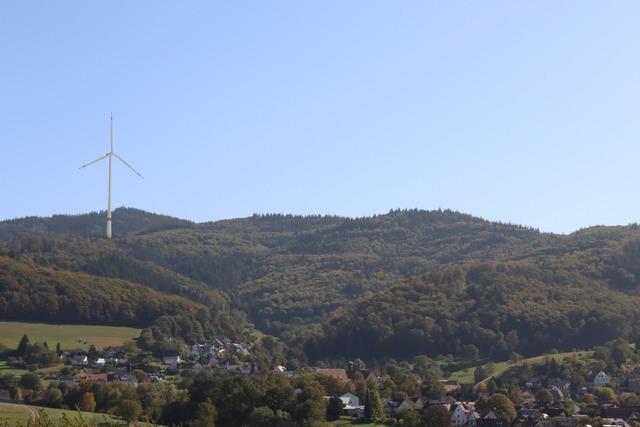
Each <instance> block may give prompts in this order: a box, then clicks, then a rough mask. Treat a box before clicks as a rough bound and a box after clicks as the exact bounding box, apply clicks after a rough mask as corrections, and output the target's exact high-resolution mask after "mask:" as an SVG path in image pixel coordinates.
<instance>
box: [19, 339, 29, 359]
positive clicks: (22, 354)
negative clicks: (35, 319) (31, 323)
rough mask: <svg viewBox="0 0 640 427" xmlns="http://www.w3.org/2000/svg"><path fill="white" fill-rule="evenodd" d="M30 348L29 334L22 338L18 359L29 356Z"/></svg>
mask: <svg viewBox="0 0 640 427" xmlns="http://www.w3.org/2000/svg"><path fill="white" fill-rule="evenodd" d="M28 347H29V337H28V336H27V334H24V335H23V336H22V339H21V340H20V343H19V344H18V348H17V349H16V355H17V356H18V357H25V356H26V355H27V348H28Z"/></svg>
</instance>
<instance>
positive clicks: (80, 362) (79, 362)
mask: <svg viewBox="0 0 640 427" xmlns="http://www.w3.org/2000/svg"><path fill="white" fill-rule="evenodd" d="M71 364H72V365H73V366H86V365H87V364H89V359H88V358H87V356H83V355H76V356H73V358H71Z"/></svg>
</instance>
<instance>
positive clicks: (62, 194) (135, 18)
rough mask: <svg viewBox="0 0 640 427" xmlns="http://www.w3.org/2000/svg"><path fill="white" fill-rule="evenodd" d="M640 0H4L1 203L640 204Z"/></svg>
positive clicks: (625, 213)
mask: <svg viewBox="0 0 640 427" xmlns="http://www.w3.org/2000/svg"><path fill="white" fill-rule="evenodd" d="M639 16H640V3H638V2H637V1H616V2H602V1H584V0H580V1H578V0H576V1H555V0H549V1H538V2H527V1H512V0H508V1H507V0H505V1H464V2H463V1H431V2H427V1H422V0H421V1H413V2H412V1H402V2H392V1H386V0H385V1H372V0H366V1H345V0H336V1H326V0H322V1H315V2H312V1H229V2H212V1H206V2H205V1H203V2H182V1H181V2H162V1H56V2H52V1H37V2H36V1H14V2H3V3H2V4H1V5H0V54H1V61H0V144H1V148H2V150H1V156H2V163H1V165H2V167H1V168H0V200H1V202H0V218H12V217H17V216H25V215H50V214H53V213H80V212H87V211H92V210H99V209H104V208H105V207H106V174H107V169H106V163H102V164H99V165H97V166H94V167H93V168H91V169H86V170H83V171H79V170H78V169H77V168H78V166H80V165H81V164H83V163H86V162H88V161H90V160H92V159H94V158H96V157H98V156H99V155H102V154H104V153H105V152H106V151H107V147H108V145H107V141H108V140H107V137H108V116H109V112H110V111H113V113H114V117H115V142H116V150H117V151H119V152H120V153H121V154H122V155H123V156H124V157H125V158H126V159H127V160H129V161H130V162H131V163H132V164H133V165H134V166H135V167H137V168H138V169H139V170H140V171H141V172H142V173H143V174H144V175H145V180H141V179H139V178H138V177H136V176H135V175H133V174H131V173H129V171H128V170H126V169H125V168H124V167H123V166H121V165H119V164H118V165H116V167H115V178H114V205H115V206H121V205H123V206H133V207H138V208H141V209H146V210H150V211H155V212H159V213H166V214H170V215H175V216H179V217H183V218H189V219H192V220H196V221H204V220H211V219H222V218H230V217H239V216H247V215H250V214H252V213H254V212H259V213H264V212H283V213H299V214H308V213H326V214H339V215H348V216H365V215H371V214H375V213H384V212H387V211H388V210H389V209H391V208H414V207H418V208H424V209H434V208H435V209H437V208H439V207H442V208H451V209H456V210H461V211H464V212H468V213H471V214H474V215H479V216H482V217H485V218H488V219H492V220H501V221H510V222H515V223H521V224H526V225H532V226H535V227H539V228H541V229H542V230H546V231H556V232H570V231H573V230H575V229H577V228H580V227H584V226H587V225H592V224H626V223H629V222H635V221H638V220H640V198H638V197H637V189H638V184H639V183H640V168H639V167H638V166H637V165H638V159H639V158H640V108H639V107H640V93H639V92H640V49H639V48H638V42H639V41H640V26H639V25H638V17H639Z"/></svg>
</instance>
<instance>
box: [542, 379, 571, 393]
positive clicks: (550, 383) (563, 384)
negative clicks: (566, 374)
mask: <svg viewBox="0 0 640 427" xmlns="http://www.w3.org/2000/svg"><path fill="white" fill-rule="evenodd" d="M547 387H549V388H551V387H558V388H559V389H560V390H562V391H563V392H567V391H569V388H570V387H571V381H570V380H567V379H562V378H549V379H548V380H547Z"/></svg>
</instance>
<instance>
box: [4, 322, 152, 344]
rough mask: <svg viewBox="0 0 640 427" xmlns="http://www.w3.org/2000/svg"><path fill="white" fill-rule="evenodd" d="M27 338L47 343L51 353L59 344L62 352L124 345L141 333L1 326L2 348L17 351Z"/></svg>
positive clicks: (83, 327) (119, 329) (94, 328)
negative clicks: (24, 336) (20, 343)
mask: <svg viewBox="0 0 640 427" xmlns="http://www.w3.org/2000/svg"><path fill="white" fill-rule="evenodd" d="M24 334H27V335H28V336H29V340H30V341H31V342H34V341H46V342H47V343H48V344H49V347H50V348H51V349H53V348H55V345H56V343H58V342H59V343H60V345H61V346H62V349H63V350H73V349H84V350H87V349H89V346H90V345H91V344H93V345H95V346H96V347H98V348H104V347H108V346H117V345H121V344H122V343H124V342H125V341H129V340H131V339H133V338H137V337H138V336H139V335H140V329H135V328H124V327H115V326H88V325H52V324H45V323H24V322H0V344H4V345H6V346H7V347H9V348H16V347H17V346H18V343H19V342H20V339H21V338H22V336H23V335H24Z"/></svg>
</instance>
